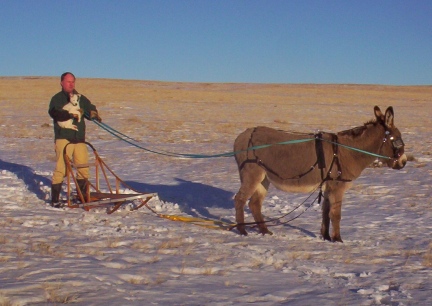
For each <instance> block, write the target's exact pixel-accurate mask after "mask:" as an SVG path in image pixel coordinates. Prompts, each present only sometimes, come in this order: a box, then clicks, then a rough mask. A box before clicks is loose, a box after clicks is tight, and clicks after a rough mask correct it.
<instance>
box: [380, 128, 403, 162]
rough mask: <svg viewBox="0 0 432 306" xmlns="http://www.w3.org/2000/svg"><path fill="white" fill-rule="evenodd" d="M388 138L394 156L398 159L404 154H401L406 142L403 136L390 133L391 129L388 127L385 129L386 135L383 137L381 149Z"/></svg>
mask: <svg viewBox="0 0 432 306" xmlns="http://www.w3.org/2000/svg"><path fill="white" fill-rule="evenodd" d="M387 138H388V140H390V143H391V146H392V149H393V158H394V159H398V158H399V157H400V156H401V155H402V154H401V150H402V149H403V147H404V146H405V143H404V142H403V140H402V138H401V137H397V138H396V137H394V136H392V135H391V134H390V131H389V130H387V129H386V131H385V136H384V139H383V143H382V145H381V148H380V150H381V149H382V146H383V145H384V143H386V142H387Z"/></svg>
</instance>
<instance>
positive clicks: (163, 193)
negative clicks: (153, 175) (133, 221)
mask: <svg viewBox="0 0 432 306" xmlns="http://www.w3.org/2000/svg"><path fill="white" fill-rule="evenodd" d="M175 181H176V182H177V184H176V185H156V184H155V185H152V184H145V183H139V182H135V181H126V184H128V185H129V186H131V187H132V188H134V189H136V190H138V191H142V192H155V193H157V194H158V196H159V199H160V200H161V201H164V202H173V203H177V204H178V205H179V206H180V208H181V210H182V211H184V212H185V213H187V214H189V215H191V216H194V217H206V218H212V219H219V218H220V216H215V215H213V214H212V213H210V211H209V210H208V209H207V208H208V207H213V208H223V209H232V208H234V202H233V196H234V193H233V192H231V191H227V190H224V189H220V188H217V187H213V186H210V185H206V184H201V183H196V182H191V181H187V180H183V179H181V178H175Z"/></svg>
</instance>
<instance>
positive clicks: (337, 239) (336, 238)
mask: <svg viewBox="0 0 432 306" xmlns="http://www.w3.org/2000/svg"><path fill="white" fill-rule="evenodd" d="M331 241H332V242H342V243H343V241H342V238H341V237H340V236H339V237H334V238H332V240H331Z"/></svg>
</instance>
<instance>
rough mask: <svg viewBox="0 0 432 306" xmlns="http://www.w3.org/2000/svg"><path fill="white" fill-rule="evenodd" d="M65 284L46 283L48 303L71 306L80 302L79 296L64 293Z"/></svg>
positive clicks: (44, 287) (44, 286)
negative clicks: (68, 305)
mask: <svg viewBox="0 0 432 306" xmlns="http://www.w3.org/2000/svg"><path fill="white" fill-rule="evenodd" d="M62 288H63V284H62V283H61V282H59V283H45V284H44V285H43V289H44V290H45V296H46V299H47V302H49V303H55V304H70V303H76V302H77V301H78V296H77V295H73V294H71V293H65V292H63V291H62Z"/></svg>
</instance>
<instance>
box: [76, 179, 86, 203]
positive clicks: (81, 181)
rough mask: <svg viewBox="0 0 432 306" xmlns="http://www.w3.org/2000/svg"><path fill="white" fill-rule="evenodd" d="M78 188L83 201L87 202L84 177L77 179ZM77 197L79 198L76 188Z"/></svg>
mask: <svg viewBox="0 0 432 306" xmlns="http://www.w3.org/2000/svg"><path fill="white" fill-rule="evenodd" d="M77 184H78V188H79V190H80V191H81V194H82V195H83V198H84V202H88V199H87V180H86V179H79V180H77ZM77 199H78V200H80V197H79V194H78V190H77Z"/></svg>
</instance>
